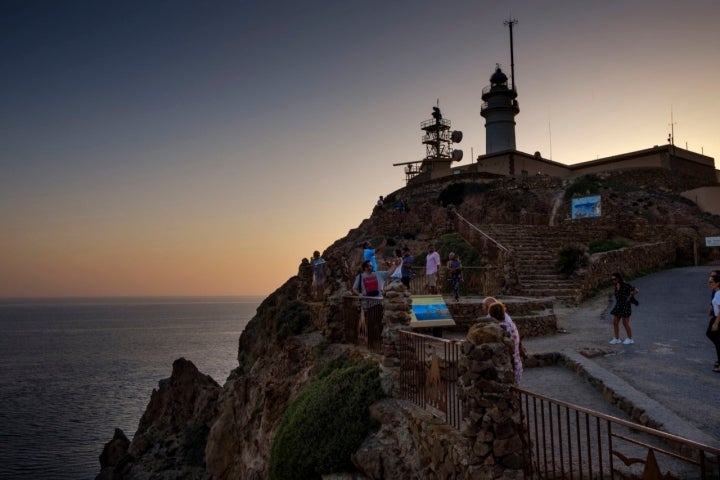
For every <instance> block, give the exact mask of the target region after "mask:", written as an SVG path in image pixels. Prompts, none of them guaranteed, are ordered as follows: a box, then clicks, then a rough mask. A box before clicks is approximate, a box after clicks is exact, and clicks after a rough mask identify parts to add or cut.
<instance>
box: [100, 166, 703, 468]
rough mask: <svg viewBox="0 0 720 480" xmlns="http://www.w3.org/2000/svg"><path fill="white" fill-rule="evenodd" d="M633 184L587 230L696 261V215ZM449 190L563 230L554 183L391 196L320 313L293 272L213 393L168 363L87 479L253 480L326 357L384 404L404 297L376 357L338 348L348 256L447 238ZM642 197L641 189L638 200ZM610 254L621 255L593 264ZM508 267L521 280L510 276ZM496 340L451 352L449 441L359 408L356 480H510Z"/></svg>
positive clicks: (338, 245)
mask: <svg viewBox="0 0 720 480" xmlns="http://www.w3.org/2000/svg"><path fill="white" fill-rule="evenodd" d="M633 175H634V177H633V178H639V179H641V180H642V181H644V182H645V184H644V185H643V186H644V187H645V188H643V189H640V188H635V189H632V190H631V191H625V190H622V189H620V190H618V191H613V190H612V189H611V188H610V187H609V186H608V185H610V183H609V182H610V180H612V181H621V180H622V178H621V177H619V176H614V177H612V178H608V179H605V180H607V181H606V183H604V184H603V186H602V188H603V189H604V190H603V214H604V217H603V218H602V219H600V220H599V221H598V223H599V224H602V225H604V227H603V228H606V229H607V232H609V233H608V235H611V236H613V235H617V236H622V237H623V238H627V239H629V240H630V241H631V242H636V243H642V242H644V243H650V240H652V239H656V238H657V237H658V235H661V234H662V232H676V231H678V229H679V226H682V232H681V233H678V234H673V235H675V236H673V237H672V238H671V239H670V241H671V242H672V244H671V245H670V246H667V245H666V246H664V247H663V249H662V250H660V249H658V248H647V249H646V252H645V253H643V251H644V250H643V249H642V248H638V249H634V250H633V257H632V259H633V264H636V265H638V266H639V267H641V268H646V266H647V265H650V264H653V265H654V264H657V261H656V260H657V259H651V260H652V261H651V262H649V263H648V262H645V261H644V260H647V258H648V255H655V256H657V255H663V256H671V255H672V256H673V258H676V259H678V260H680V259H682V258H685V259H687V258H688V255H690V256H692V255H693V254H697V251H693V249H692V248H690V249H688V239H690V240H691V241H690V245H691V246H692V245H693V243H692V242H693V241H694V242H696V243H697V241H698V240H699V239H700V238H702V236H703V235H705V234H706V233H707V232H711V231H715V230H716V229H717V226H716V224H715V223H713V222H716V223H717V219H715V218H709V217H707V216H703V215H700V214H699V212H698V210H697V208H696V207H695V206H693V205H691V204H689V203H688V202H687V201H685V200H683V201H677V200H676V199H675V198H674V196H673V195H675V194H676V193H678V192H677V186H676V185H675V183H677V182H675V183H673V181H670V180H668V179H664V178H661V177H662V176H661V175H659V174H658V175H654V176H653V175H649V176H642V175H639V174H638V173H637V172H635V173H634V174H633ZM671 180H672V179H671ZM461 181H466V182H494V183H493V184H492V188H490V187H488V188H487V189H486V190H485V191H484V192H485V193H483V192H480V191H479V190H474V191H473V192H472V193H471V194H468V195H465V196H464V198H460V199H459V201H460V203H461V205H455V207H456V208H457V210H458V211H459V212H460V213H461V214H462V215H463V216H464V217H466V218H468V219H470V220H472V221H473V222H475V223H478V224H481V223H483V222H492V221H498V222H509V223H527V225H528V228H533V226H534V225H541V224H542V225H552V220H551V218H550V217H551V216H553V217H554V218H555V219H556V220H559V221H561V220H563V219H565V218H567V215H568V211H569V210H568V208H567V206H566V205H565V204H563V206H560V207H558V206H557V202H558V199H561V198H562V193H563V191H564V189H565V188H568V184H567V182H566V181H563V180H560V179H552V178H546V177H543V178H522V179H521V178H517V179H516V178H485V177H482V176H480V177H478V178H462V179H459V178H450V179H441V180H440V181H431V182H428V183H427V184H421V185H418V186H414V187H412V188H405V189H402V191H401V192H396V194H393V195H397V196H401V197H402V198H403V199H404V200H405V201H406V203H408V205H409V206H410V209H411V210H410V212H409V213H407V214H406V215H404V216H403V217H402V218H401V219H398V217H397V216H396V215H394V213H395V212H392V211H389V210H388V211H386V210H382V209H376V210H375V211H374V213H373V215H372V217H371V218H369V219H366V220H365V221H363V222H362V223H361V225H360V226H359V227H358V228H356V229H353V230H351V231H350V232H348V235H347V236H346V237H344V238H342V239H340V240H338V241H336V242H335V243H334V244H333V245H331V246H330V247H329V248H328V249H327V250H326V251H325V252H323V257H324V258H325V259H326V261H327V264H326V266H327V268H328V280H327V282H326V290H325V292H324V293H325V299H324V301H323V302H313V301H312V298H311V290H310V289H309V286H308V285H309V283H308V282H309V279H310V278H311V275H310V273H309V268H310V267H309V263H307V262H303V263H302V264H301V265H300V269H299V274H298V275H297V276H295V277H293V278H291V279H289V280H288V281H287V282H286V283H285V284H284V285H283V286H282V287H280V288H279V289H278V290H277V291H276V292H274V293H273V294H272V295H270V296H269V297H268V298H267V299H266V300H265V301H264V302H263V303H262V304H261V305H260V306H259V308H258V310H257V314H256V315H255V317H254V318H253V319H252V321H251V322H250V323H249V324H248V325H247V327H246V329H245V331H244V332H243V333H242V335H241V337H240V340H239V346H238V367H237V368H236V369H235V370H234V371H233V372H231V374H230V376H229V377H228V380H227V381H226V383H225V385H223V386H220V385H218V384H217V383H216V382H215V381H214V380H213V379H212V378H210V377H208V376H207V375H203V374H202V373H200V372H198V371H197V369H196V368H195V366H194V365H193V364H192V363H191V362H190V361H189V360H185V359H179V360H177V361H175V362H174V364H173V369H172V374H171V376H170V377H169V378H168V379H165V380H162V381H161V382H160V385H159V387H158V389H156V390H154V391H153V392H152V395H151V399H150V402H149V404H148V407H147V410H146V412H145V414H144V415H143V417H142V419H141V421H140V426H139V428H138V431H137V432H135V434H134V436H133V440H132V442H129V441H128V439H127V437H125V435H124V433H123V432H121V431H116V432H115V436H114V437H113V439H112V440H111V441H110V442H109V443H108V444H107V445H106V446H105V448H104V450H103V453H102V455H101V457H100V461H101V469H102V470H101V473H100V474H99V475H98V477H97V478H98V479H99V480H134V479H150V478H153V479H170V478H183V479H208V480H209V479H215V480H223V479H252V480H255V479H257V480H261V479H266V478H268V475H269V474H268V459H269V457H270V451H271V446H272V441H273V438H274V435H275V434H276V432H277V429H278V427H279V424H280V421H281V418H282V415H283V413H284V412H285V411H286V410H287V409H288V406H289V405H290V404H291V402H292V401H293V399H294V398H295V397H297V395H298V393H299V392H301V391H302V390H303V389H304V388H305V387H306V386H307V385H308V384H309V383H310V382H312V381H313V380H314V379H316V378H317V377H318V375H319V374H320V372H321V371H322V370H323V369H324V368H325V367H327V366H328V365H330V364H332V363H333V362H334V361H335V360H336V359H338V358H340V357H350V358H356V359H360V358H362V359H369V360H371V361H376V362H378V363H380V364H381V367H382V369H383V371H384V372H385V374H384V375H385V378H384V381H385V382H386V385H384V388H385V386H387V388H385V390H386V392H387V393H390V394H392V393H393V392H394V389H393V382H394V378H395V377H396V375H397V368H398V361H397V356H398V349H397V345H396V338H395V335H396V334H397V331H398V330H400V329H402V328H404V324H405V323H406V321H407V313H408V312H407V304H406V300H407V292H405V291H403V288H402V287H401V286H400V285H399V284H398V285H395V286H393V287H392V288H390V293H389V295H388V297H387V298H386V300H385V301H386V306H387V310H388V314H389V317H388V320H387V321H386V324H385V328H384V333H383V344H382V351H381V352H380V353H379V354H375V353H370V352H368V350H367V349H364V348H361V347H357V346H355V345H353V344H352V343H350V342H348V339H350V338H353V334H352V332H349V331H348V325H347V321H346V320H347V319H346V318H344V313H343V301H344V300H343V299H344V297H345V295H346V294H347V293H348V282H349V281H350V279H352V278H353V277H354V273H355V272H356V267H357V265H359V263H360V262H359V258H360V255H361V252H360V248H359V245H360V244H361V243H362V242H363V241H365V240H368V239H373V238H376V237H380V236H382V237H385V238H389V239H390V240H391V241H389V242H388V244H390V243H394V244H395V245H397V244H398V243H407V244H408V245H410V248H411V250H412V251H414V252H417V253H419V252H422V251H424V247H425V246H426V243H427V242H428V241H433V240H434V239H437V238H439V236H441V235H444V234H446V233H450V232H454V221H453V219H452V216H451V215H450V214H449V213H448V212H449V210H448V209H446V208H445V207H444V206H443V205H442V204H441V202H440V201H439V199H440V196H441V193H442V192H443V191H444V189H445V188H446V187H448V185H451V184H453V183H457V182H461ZM638 181H639V180H638ZM663 181H665V183H664V184H663ZM663 185H665V186H664V187H663V188H660V187H661V186H663ZM650 189H655V190H653V192H652V193H651V192H650ZM457 202H458V199H456V203H457ZM629 209H630V210H632V212H631V213H628V212H629ZM691 237H692V238H691ZM702 254H703V253H702V252H701V255H702ZM617 255H621V254H620V253H618V254H612V255H607V256H606V258H607V259H610V258H612V257H613V256H617ZM611 266H612V265H611V262H610V261H609V260H606V261H605V262H600V261H596V262H595V264H593V265H592V266H591V267H589V268H590V269H592V270H593V271H594V272H596V273H597V274H598V275H602V274H604V272H605V270H606V269H607V268H611ZM518 269H519V271H520V272H522V271H523V266H522V265H518ZM595 286H596V285H594V284H593V285H587V288H594V287H595ZM470 323H472V322H471V321H470ZM508 342H509V339H508V338H507V336H506V335H505V333H504V332H503V331H502V329H499V327H497V326H495V325H487V324H486V325H482V326H477V327H472V328H471V329H470V331H469V333H468V340H466V341H465V342H464V343H463V354H464V357H463V359H462V360H461V366H462V368H461V374H460V378H459V380H458V383H459V384H460V385H461V387H462V388H461V390H460V393H459V397H460V398H461V400H462V402H463V409H464V412H465V413H466V418H465V420H463V422H464V425H463V428H462V429H461V430H457V429H454V428H452V427H450V426H448V425H446V424H444V423H443V422H442V421H440V420H439V419H438V418H437V417H434V416H433V415H431V414H429V413H427V412H425V411H423V410H421V409H419V407H416V406H415V405H413V404H409V403H408V402H405V401H402V400H398V399H397V398H388V399H385V400H382V401H380V402H378V403H376V404H375V405H373V406H372V408H371V414H372V417H373V418H374V419H375V420H376V421H377V422H378V429H377V431H376V432H375V433H374V434H372V435H370V436H368V438H367V439H366V440H365V442H364V443H363V444H362V445H361V447H360V448H359V449H358V450H357V451H356V452H355V453H354V454H353V455H352V462H353V464H354V466H355V468H356V472H354V474H355V475H357V476H356V478H371V479H381V478H408V479H413V478H428V479H434V478H467V479H470V478H488V479H491V478H517V477H518V476H521V474H522V468H523V459H522V454H521V449H522V441H521V432H522V425H521V423H520V414H519V411H518V410H517V408H516V407H517V406H516V405H515V404H514V403H513V400H512V398H511V386H512V381H513V374H512V364H511V362H510V358H509V353H508V352H509V350H508V349H509V344H508ZM328 414H332V412H328Z"/></svg>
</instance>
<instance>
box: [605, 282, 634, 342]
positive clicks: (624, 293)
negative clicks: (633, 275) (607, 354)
mask: <svg viewBox="0 0 720 480" xmlns="http://www.w3.org/2000/svg"><path fill="white" fill-rule="evenodd" d="M611 278H612V282H613V285H614V288H613V293H614V295H615V307H614V308H613V309H612V310H611V311H610V315H612V316H613V333H614V334H615V336H614V337H613V338H612V340H610V345H617V344H618V343H622V344H624V345H632V344H633V343H635V341H634V340H633V336H632V329H631V328H630V315H631V314H632V305H631V304H632V303H635V304H636V305H637V303H636V302H637V300H635V295H637V294H638V293H639V292H640V291H639V290H638V289H637V288H635V287H633V286H632V285H630V284H629V283H625V281H624V280H623V277H622V275H620V273H618V272H615V273H613V274H612V277H611ZM620 320H622V323H623V327H625V332H626V333H627V338H626V339H625V340H620Z"/></svg>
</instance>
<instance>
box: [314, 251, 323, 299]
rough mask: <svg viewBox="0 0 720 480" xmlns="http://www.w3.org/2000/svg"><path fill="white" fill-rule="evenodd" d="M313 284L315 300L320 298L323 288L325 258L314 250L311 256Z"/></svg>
mask: <svg viewBox="0 0 720 480" xmlns="http://www.w3.org/2000/svg"><path fill="white" fill-rule="evenodd" d="M312 269H313V284H314V286H315V300H322V297H323V291H324V289H325V259H324V258H322V257H321V256H320V252H318V251H317V250H315V251H314V252H313V258H312Z"/></svg>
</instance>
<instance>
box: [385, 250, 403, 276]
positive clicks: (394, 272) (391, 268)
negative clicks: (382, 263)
mask: <svg viewBox="0 0 720 480" xmlns="http://www.w3.org/2000/svg"><path fill="white" fill-rule="evenodd" d="M393 253H395V256H394V257H393V258H392V260H389V261H388V277H389V278H390V279H391V281H395V280H397V281H402V264H403V258H402V250H401V249H399V248H396V249H395V250H394V251H393Z"/></svg>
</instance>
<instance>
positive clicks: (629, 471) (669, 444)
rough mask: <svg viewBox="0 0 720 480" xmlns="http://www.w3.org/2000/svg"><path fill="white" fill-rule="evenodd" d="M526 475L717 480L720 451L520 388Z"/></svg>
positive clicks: (536, 476)
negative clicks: (526, 465) (526, 466)
mask: <svg viewBox="0 0 720 480" xmlns="http://www.w3.org/2000/svg"><path fill="white" fill-rule="evenodd" d="M515 391H516V392H517V393H518V395H519V398H520V404H521V407H522V412H523V418H524V420H525V423H526V425H527V429H526V432H525V433H526V439H525V442H524V444H525V448H526V451H525V454H526V458H527V459H528V460H529V461H528V465H529V467H530V468H529V470H528V471H526V478H533V479H538V478H543V479H544V478H551V479H556V478H568V479H575V478H580V479H581V478H588V479H603V478H611V479H614V478H623V479H630V478H643V479H663V480H672V479H681V478H682V479H685V478H698V479H708V480H709V479H717V478H719V477H718V471H719V469H720V449H718V448H714V447H710V446H707V445H703V444H700V443H697V442H693V441H691V440H687V439H685V438H682V437H678V436H675V435H671V434H668V433H665V432H662V431H660V430H655V429H653V428H649V427H645V426H642V425H638V424H635V423H632V422H629V421H626V420H622V419H619V418H616V417H613V416H610V415H606V414H603V413H600V412H597V411H593V410H589V409H586V408H582V407H579V406H576V405H572V404H570V403H566V402H562V401H559V400H554V399H552V398H549V397H545V396H543V395H539V394H535V393H532V392H528V391H526V390H523V389H520V388H516V389H515Z"/></svg>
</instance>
